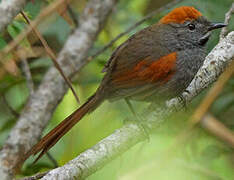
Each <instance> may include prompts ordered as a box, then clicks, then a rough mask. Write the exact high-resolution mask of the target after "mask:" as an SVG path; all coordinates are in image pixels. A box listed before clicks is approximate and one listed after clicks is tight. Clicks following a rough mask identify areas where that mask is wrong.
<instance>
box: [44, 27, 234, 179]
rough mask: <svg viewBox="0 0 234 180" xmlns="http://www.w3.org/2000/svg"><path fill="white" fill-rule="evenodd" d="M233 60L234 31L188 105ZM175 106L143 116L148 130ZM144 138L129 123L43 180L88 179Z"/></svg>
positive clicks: (197, 81)
mask: <svg viewBox="0 0 234 180" xmlns="http://www.w3.org/2000/svg"><path fill="white" fill-rule="evenodd" d="M232 61H234V31H233V32H231V33H229V34H228V35H227V37H225V38H224V39H222V40H221V41H220V42H219V43H218V44H217V45H216V47H215V48H214V49H213V50H212V51H211V52H210V53H209V55H208V56H207V57H206V59H205V62H204V65H203V66H202V68H201V69H200V70H199V71H198V73H197V75H196V76H195V78H194V79H193V81H192V82H191V84H190V85H189V87H188V88H187V90H186V92H184V93H183V97H184V99H185V101H186V103H188V102H190V101H191V100H192V99H193V98H194V97H196V96H197V95H198V94H199V93H200V92H201V91H202V90H203V89H205V88H207V87H208V86H209V85H210V84H211V83H213V82H214V81H215V80H217V78H218V77H219V75H220V74H221V73H222V72H223V71H224V69H225V68H226V66H227V65H228V64H229V63H230V62H232ZM188 92H189V93H188ZM175 107H176V109H177V110H180V109H181V108H182V106H181V103H180V100H179V99H178V98H174V99H171V100H170V101H168V102H167V103H166V107H156V108H155V106H154V105H151V106H150V108H148V109H147V110H146V111H145V112H144V114H143V115H142V117H144V118H145V120H146V123H145V124H146V125H147V127H148V128H150V129H151V130H152V129H154V128H155V127H157V126H158V125H159V124H160V123H161V122H162V121H164V120H165V119H166V118H167V117H168V116H169V115H171V114H172V113H173V112H174V111H175ZM144 138H145V137H144V132H143V131H142V130H141V128H139V127H138V125H137V124H134V123H129V124H126V125H124V126H123V127H122V128H120V129H118V130H116V131H115V132H114V133H113V134H111V135H110V136H108V137H106V138H105V139H103V140H102V141H100V142H99V143H98V144H96V145H95V146H93V147H92V148H90V149H88V150H86V151H85V152H83V153H81V154H80V155H79V156H78V157H76V158H75V159H73V160H71V161H70V162H68V163H67V164H65V165H64V166H62V167H59V168H56V169H54V170H52V171H50V172H49V173H48V174H46V175H45V176H44V177H43V178H42V179H46V180H48V179H74V178H77V179H83V178H86V177H88V176H89V175H91V174H92V173H94V172H96V171H97V170H99V169H100V168H102V167H103V166H105V165H106V164H107V163H108V162H110V161H111V160H112V159H114V158H115V157H117V156H118V155H120V154H121V153H123V152H125V151H127V150H128V149H129V148H130V147H132V146H134V145H135V144H137V143H138V142H140V141H142V140H144Z"/></svg>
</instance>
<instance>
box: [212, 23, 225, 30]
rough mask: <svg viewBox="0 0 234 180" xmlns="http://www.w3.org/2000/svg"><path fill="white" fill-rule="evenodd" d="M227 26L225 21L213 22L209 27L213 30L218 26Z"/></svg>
mask: <svg viewBox="0 0 234 180" xmlns="http://www.w3.org/2000/svg"><path fill="white" fill-rule="evenodd" d="M225 26H227V24H224V23H211V24H210V27H209V28H208V31H212V30H214V29H218V28H223V27H225Z"/></svg>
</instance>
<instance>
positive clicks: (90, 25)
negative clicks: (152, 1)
mask: <svg viewBox="0 0 234 180" xmlns="http://www.w3.org/2000/svg"><path fill="white" fill-rule="evenodd" d="M116 1H117V0H90V1H89V2H88V3H87V5H86V7H85V9H84V12H83V14H82V16H81V18H80V20H79V22H80V23H79V27H78V28H77V29H76V30H75V31H74V33H73V34H72V35H71V36H70V37H69V39H68V40H67V42H66V44H65V46H64V48H63V49H62V51H61V52H60V54H59V56H58V59H57V61H58V63H59V64H60V66H62V67H63V71H64V73H65V74H66V75H67V76H70V75H72V74H73V73H74V72H75V71H78V70H80V69H81V68H82V67H83V66H84V65H85V63H86V59H87V58H86V57H87V54H88V50H89V49H90V48H91V47H92V45H93V43H94V41H95V39H96V37H97V35H98V33H99V32H100V30H101V29H102V27H103V24H104V23H105V20H106V18H107V17H108V14H109V13H110V12H111V10H112V8H113V6H114V5H115V3H116ZM67 89H68V87H67V85H66V83H65V81H64V80H63V78H62V77H61V76H60V75H59V72H58V71H57V70H56V68H55V67H51V68H50V69H49V70H48V72H47V73H46V74H45V76H44V79H43V80H42V82H41V85H40V86H39V88H38V89H37V90H36V91H35V93H34V94H33V96H32V97H31V98H30V99H29V101H28V103H27V105H26V106H25V108H24V110H23V112H22V113H21V116H20V118H19V120H18V122H17V124H16V126H15V127H14V128H13V129H12V131H11V132H10V135H9V137H8V138H7V140H6V142H5V144H4V146H3V148H2V150H1V152H0V177H1V179H2V180H8V179H12V176H13V173H14V172H15V171H16V170H17V168H18V167H20V165H21V157H22V155H23V154H25V153H26V152H27V151H28V150H29V149H30V148H31V147H32V146H33V145H34V144H35V142H37V141H38V139H39V137H40V136H41V133H42V131H43V129H44V127H45V126H46V125H47V123H48V121H49V120H50V119H51V116H52V114H53V111H54V110H55V108H56V106H57V105H58V103H59V102H60V101H61V99H62V98H63V96H64V95H65V93H66V91H67Z"/></svg>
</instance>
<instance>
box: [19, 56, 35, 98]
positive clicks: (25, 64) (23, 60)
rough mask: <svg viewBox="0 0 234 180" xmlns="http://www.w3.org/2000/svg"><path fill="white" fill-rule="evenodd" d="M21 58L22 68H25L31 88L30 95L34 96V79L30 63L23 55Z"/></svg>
mask: <svg viewBox="0 0 234 180" xmlns="http://www.w3.org/2000/svg"><path fill="white" fill-rule="evenodd" d="M21 59H22V68H23V71H24V73H25V77H26V81H27V86H28V89H29V94H30V96H32V95H33V93H34V83H33V79H32V74H31V71H30V68H29V65H28V61H27V60H26V59H25V58H23V57H22V58H21Z"/></svg>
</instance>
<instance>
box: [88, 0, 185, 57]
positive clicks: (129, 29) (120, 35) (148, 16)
mask: <svg viewBox="0 0 234 180" xmlns="http://www.w3.org/2000/svg"><path fill="white" fill-rule="evenodd" d="M181 1H183V0H174V1H172V2H170V3H168V4H166V5H165V6H162V7H161V8H159V9H156V10H155V11H152V12H151V13H149V14H148V15H146V16H145V17H143V18H142V19H141V20H140V21H137V22H136V23H135V24H133V25H132V26H130V27H129V28H128V29H127V30H126V31H124V32H122V33H120V34H119V35H118V36H116V37H115V38H114V39H112V40H111V41H110V42H109V43H108V44H107V45H105V46H104V47H103V48H102V49H100V50H98V51H97V52H96V53H94V54H93V55H91V56H89V57H88V61H92V60H93V59H94V58H96V57H97V56H99V55H100V54H102V53H103V52H105V51H106V50H107V49H108V48H109V47H111V46H112V45H113V44H114V43H115V42H116V41H117V40H119V39H120V38H121V37H123V36H124V35H126V34H128V33H129V32H131V31H132V30H134V29H135V28H136V27H137V26H139V25H141V24H142V23H144V22H145V21H147V20H149V19H151V18H153V17H154V16H155V15H157V14H158V13H160V12H162V11H163V10H165V9H169V8H170V7H172V6H174V5H176V4H177V3H179V2H181Z"/></svg>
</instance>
